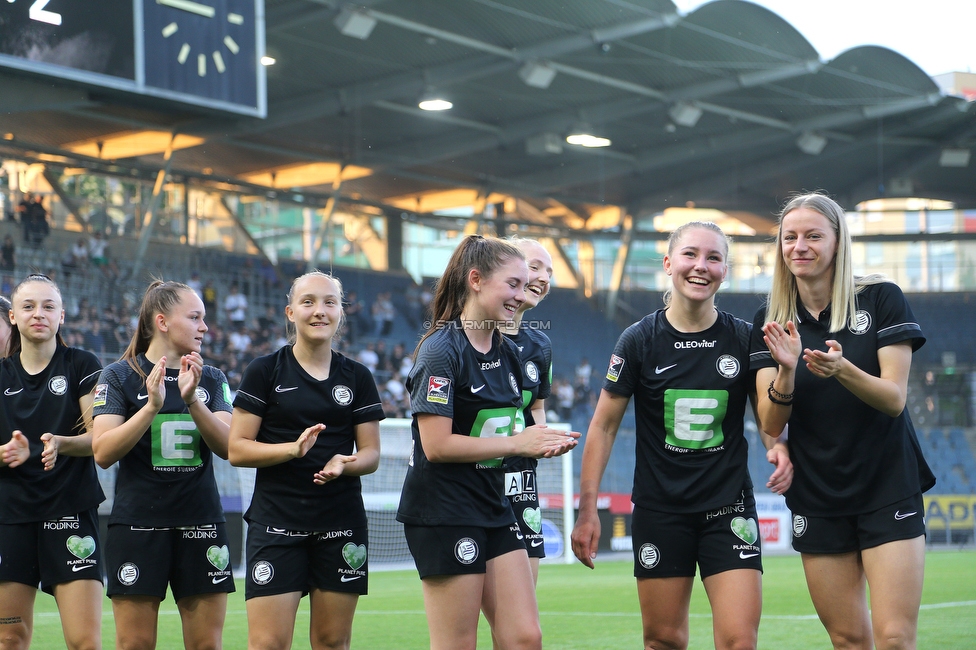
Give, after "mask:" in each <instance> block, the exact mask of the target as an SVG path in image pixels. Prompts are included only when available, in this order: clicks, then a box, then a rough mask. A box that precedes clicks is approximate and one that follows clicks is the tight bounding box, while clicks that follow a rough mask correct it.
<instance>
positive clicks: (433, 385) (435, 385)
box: [427, 375, 451, 404]
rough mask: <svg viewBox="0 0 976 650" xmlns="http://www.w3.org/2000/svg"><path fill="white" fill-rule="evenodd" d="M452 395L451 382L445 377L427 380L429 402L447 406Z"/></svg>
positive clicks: (431, 377)
mask: <svg viewBox="0 0 976 650" xmlns="http://www.w3.org/2000/svg"><path fill="white" fill-rule="evenodd" d="M450 395H451V380H450V379H445V378H444V377H434V376H433V375H431V376H430V377H428V378H427V401H428V402H434V403H435V404H447V401H448V398H449V397H450Z"/></svg>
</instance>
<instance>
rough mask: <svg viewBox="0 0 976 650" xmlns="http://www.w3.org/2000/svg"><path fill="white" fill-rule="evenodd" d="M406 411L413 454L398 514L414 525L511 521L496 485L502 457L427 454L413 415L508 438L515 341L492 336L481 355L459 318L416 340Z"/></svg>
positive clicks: (517, 367) (514, 394)
mask: <svg viewBox="0 0 976 650" xmlns="http://www.w3.org/2000/svg"><path fill="white" fill-rule="evenodd" d="M407 390H409V391H410V408H411V410H412V412H413V427H412V429H413V453H412V455H411V458H410V463H409V466H408V467H407V476H406V479H405V480H404V483H403V490H402V493H401V496H400V508H399V511H398V513H397V519H398V520H399V521H401V522H403V523H405V524H413V525H419V526H484V527H497V526H505V525H508V524H511V523H513V522H514V521H515V516H514V514H512V508H511V506H510V505H509V503H508V500H507V499H506V498H505V495H504V492H503V485H502V482H503V481H502V478H503V475H502V471H501V466H502V459H501V458H496V459H492V460H486V461H483V462H480V463H432V462H430V461H429V460H427V456H426V454H425V453H424V448H423V444H422V442H421V439H420V430H419V429H418V427H417V416H418V415H419V414H421V413H430V414H433V415H441V416H444V417H448V418H451V420H452V433H453V434H454V435H459V436H473V437H480V438H485V437H489V436H510V435H512V433H513V429H514V426H515V422H516V417H517V414H518V410H519V409H520V408H521V407H522V367H521V362H520V360H519V356H518V348H516V347H515V344H514V343H512V342H511V341H510V340H508V339H507V338H505V337H503V336H500V335H498V336H493V337H492V347H491V350H490V351H489V352H488V353H487V354H483V353H481V352H479V351H478V350H476V349H474V347H472V346H471V343H470V342H469V341H468V337H467V336H466V335H465V334H464V331H463V330H462V329H461V324H460V322H459V321H455V322H454V323H452V324H450V325H448V326H446V327H444V328H442V329H440V330H438V331H437V332H435V333H433V334H431V335H430V336H429V337H427V339H426V340H424V342H423V343H422V344H421V346H420V350H419V351H418V352H417V360H416V362H415V364H414V366H413V368H412V369H411V371H410V375H409V376H408V377H407Z"/></svg>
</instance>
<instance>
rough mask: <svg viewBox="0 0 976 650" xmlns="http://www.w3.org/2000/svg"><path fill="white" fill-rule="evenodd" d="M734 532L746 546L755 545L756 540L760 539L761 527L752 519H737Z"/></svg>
mask: <svg viewBox="0 0 976 650" xmlns="http://www.w3.org/2000/svg"><path fill="white" fill-rule="evenodd" d="M732 532H733V533H735V536H736V537H738V538H739V539H741V540H742V541H743V542H745V543H746V544H755V543H756V540H757V539H759V526H757V525H756V520H755V519H752V518H749V519H743V518H742V517H736V518H735V519H733V520H732Z"/></svg>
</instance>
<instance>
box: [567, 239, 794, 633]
mask: <svg viewBox="0 0 976 650" xmlns="http://www.w3.org/2000/svg"><path fill="white" fill-rule="evenodd" d="M728 254H729V242H728V240H727V239H726V237H725V234H724V233H723V232H722V231H721V230H720V229H719V228H718V226H716V225H715V224H713V223H708V222H696V221H693V222H689V223H686V224H684V225H682V226H680V227H679V228H677V229H676V230H675V231H674V232H673V233H672V234H671V237H670V239H669V240H668V252H667V254H666V255H665V257H664V270H665V272H666V273H667V274H668V276H670V277H671V283H672V289H671V290H669V291H668V292H667V293H666V294H665V298H664V303H665V308H664V309H659V310H657V311H655V312H654V313H652V314H649V315H647V316H645V317H644V318H643V319H642V320H640V321H638V322H637V323H634V324H633V325H631V326H630V327H628V328H627V329H626V330H625V331H624V333H623V334H622V335H621V336H620V338H619V339H618V341H617V344H616V346H615V348H614V351H613V355H612V356H611V358H610V365H609V369H608V371H607V379H606V381H605V382H604V385H603V391H602V393H601V394H600V399H599V402H598V403H597V406H596V412H595V413H594V415H593V419H592V421H591V422H590V426H589V429H588V431H587V435H586V441H585V444H584V448H583V464H582V467H581V470H580V506H579V518H578V519H577V522H576V527H575V528H574V530H573V535H572V544H573V552H574V553H575V555H576V557H577V558H578V559H579V560H580V562H582V563H583V564H585V565H586V566H588V567H590V568H591V569H592V568H593V560H594V558H595V557H596V554H597V548H598V545H599V540H600V534H601V527H600V519H599V516H598V514H597V494H598V492H599V489H600V481H601V480H602V478H603V472H604V470H605V469H606V466H607V461H608V460H609V458H610V452H611V449H612V447H613V443H614V440H615V438H616V435H617V431H618V429H619V427H620V423H621V420H622V419H623V416H624V413H625V412H626V409H627V405H628V403H629V402H630V398H631V396H633V397H634V403H635V409H636V418H637V421H636V423H637V450H636V467H635V471H634V490H633V495H632V500H633V502H634V514H633V523H632V537H633V548H634V575H635V576H636V578H637V593H638V598H639V601H640V606H641V619H642V624H643V632H644V647H645V648H686V647H688V607H689V603H690V600H691V592H692V585H693V583H694V580H695V572H696V565H697V567H698V568H700V569H701V576H702V583H703V584H704V585H705V590H706V592H707V594H708V599H709V602H710V604H711V606H712V626H713V638H714V640H715V647H716V648H723V649H725V650H732V649H733V648H734V649H739V648H755V647H756V644H757V639H758V632H759V617H760V614H761V610H762V555H761V554H762V549H761V541H760V539H759V517H758V514H757V512H756V500H755V497H754V496H753V491H752V481H751V479H750V478H749V467H748V461H749V457H748V453H749V450H748V443H747V442H746V438H745V435H744V426H743V417H744V415H745V409H746V402H747V401H749V400H750V395H751V394H752V390H753V378H752V376H751V375H750V373H749V372H748V365H747V364H748V359H749V330H750V327H749V323H747V322H745V321H743V320H740V319H738V318H736V317H734V316H732V315H731V314H728V313H726V312H720V311H718V310H717V309H716V308H715V294H716V293H718V290H719V287H720V286H721V285H722V282H724V281H725V277H726V274H727V273H728V270H729V267H728V262H727V260H728ZM706 339H707V340H708V341H710V342H711V343H710V344H709V346H708V347H706V346H702V345H697V344H698V343H701V342H702V341H703V340H706ZM692 409H694V412H693V413H692ZM703 423H705V425H704V426H703ZM776 433H777V435H778V434H779V433H780V432H779V431H776ZM767 438H768V437H767ZM766 442H767V444H768V446H769V447H771V449H770V451H769V452H768V454H767V458H768V459H769V460H770V462H772V463H773V464H774V465H776V470H775V471H774V472H773V475H772V477H770V485H769V487H770V488H771V489H772V490H773V491H774V492H782V491H784V490H786V489H787V488H789V479H790V476H791V474H792V467H791V465H790V461H789V457H788V454H787V452H786V447H785V445H784V444H783V443H780V442H776V441H775V440H773V439H771V438H768V440H767V441H766Z"/></svg>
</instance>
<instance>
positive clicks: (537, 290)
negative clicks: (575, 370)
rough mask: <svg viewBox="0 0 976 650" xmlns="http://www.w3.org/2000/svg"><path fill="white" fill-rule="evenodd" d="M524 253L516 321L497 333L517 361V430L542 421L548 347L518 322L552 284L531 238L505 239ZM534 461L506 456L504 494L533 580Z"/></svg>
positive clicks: (537, 332)
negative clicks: (519, 403)
mask: <svg viewBox="0 0 976 650" xmlns="http://www.w3.org/2000/svg"><path fill="white" fill-rule="evenodd" d="M509 241H511V242H512V243H513V244H515V245H516V246H518V248H519V250H521V251H522V253H523V254H524V255H525V263H526V266H528V268H529V282H528V284H526V285H525V302H523V303H522V305H521V306H520V307H519V308H518V310H517V311H516V312H515V318H513V319H512V320H511V321H508V322H506V323H504V324H503V325H502V326H501V327H500V329H501V331H502V332H503V333H504V334H505V336H506V337H508V338H509V339H511V340H512V342H514V343H515V346H516V347H517V348H518V349H519V356H520V357H521V360H522V408H521V409H519V412H518V416H517V419H516V427H515V429H516V431H521V430H522V429H523V428H525V427H527V426H532V425H533V424H545V423H546V398H548V397H549V395H550V394H551V393H552V343H551V342H550V341H549V337H548V336H546V334H545V332H543V331H542V330H541V329H536V328H533V327H531V325H529V324H528V323H523V318H522V317H523V316H524V315H525V312H527V311H529V310H530V309H533V308H535V307H537V306H538V305H539V303H540V302H542V301H543V300H544V299H545V297H546V296H547V295H548V294H549V285H550V282H551V281H552V257H551V256H550V255H549V252H548V251H547V250H546V249H545V248H544V247H543V246H542V244H540V243H539V242H537V241H535V240H534V239H522V238H517V239H511V240H509ZM538 464H539V461H538V460H536V459H535V458H525V457H521V456H515V457H513V458H506V459H505V462H504V468H505V494H506V495H508V499H509V501H511V503H512V510H513V511H514V512H515V521H516V522H518V525H519V528H520V529H521V531H522V535H523V536H524V537H525V550H526V551H527V552H528V554H529V564H530V565H531V566H532V579H533V581H535V582H538V579H539V560H540V559H541V558H544V557H545V556H546V552H545V548H544V547H543V538H542V510H541V509H540V507H539V492H538V489H537V486H536V473H535V470H536V467H537V466H538Z"/></svg>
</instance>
